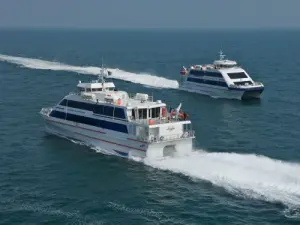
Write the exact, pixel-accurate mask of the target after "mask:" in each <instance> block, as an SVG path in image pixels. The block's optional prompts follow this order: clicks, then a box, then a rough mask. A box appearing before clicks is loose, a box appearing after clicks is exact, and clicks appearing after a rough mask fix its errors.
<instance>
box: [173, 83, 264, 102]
mask: <svg viewBox="0 0 300 225" xmlns="http://www.w3.org/2000/svg"><path fill="white" fill-rule="evenodd" d="M179 89H180V90H183V91H188V92H193V93H198V94H203V95H208V96H211V97H214V98H227V99H238V100H242V99H246V98H247V97H248V98H260V96H261V93H262V91H256V92H252V91H251V90H249V91H247V90H230V89H228V88H227V87H219V86H213V85H207V84H195V83H193V82H185V83H184V84H183V85H182V86H180V88H179Z"/></svg>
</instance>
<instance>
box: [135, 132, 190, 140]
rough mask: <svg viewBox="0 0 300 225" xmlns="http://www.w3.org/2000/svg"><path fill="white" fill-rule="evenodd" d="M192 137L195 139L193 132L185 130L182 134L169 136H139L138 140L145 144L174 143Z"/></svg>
mask: <svg viewBox="0 0 300 225" xmlns="http://www.w3.org/2000/svg"><path fill="white" fill-rule="evenodd" d="M194 137H195V131H194V130H186V131H184V132H183V133H182V134H170V135H162V136H158V135H157V136H154V135H150V136H145V137H141V136H140V137H139V138H138V139H139V140H141V141H144V142H147V143H160V142H166V141H176V140H181V139H187V138H194Z"/></svg>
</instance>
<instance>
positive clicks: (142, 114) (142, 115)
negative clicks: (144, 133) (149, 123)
mask: <svg viewBox="0 0 300 225" xmlns="http://www.w3.org/2000/svg"><path fill="white" fill-rule="evenodd" d="M139 119H147V109H139Z"/></svg>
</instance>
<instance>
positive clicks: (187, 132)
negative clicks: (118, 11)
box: [40, 69, 195, 157]
mask: <svg viewBox="0 0 300 225" xmlns="http://www.w3.org/2000/svg"><path fill="white" fill-rule="evenodd" d="M103 71H105V70H103V69H102V70H101V73H100V75H99V77H98V79H97V80H94V81H91V82H86V83H84V82H80V81H79V83H78V85H77V88H78V91H77V92H76V93H70V94H68V95H67V96H65V97H64V98H63V99H62V100H61V101H60V102H59V103H58V104H57V105H55V106H53V107H49V108H43V109H42V110H41V111H40V113H41V115H42V117H43V118H44V120H45V126H46V131H47V132H49V133H51V134H54V135H57V136H61V137H66V138H70V139H74V140H79V141H83V142H84V143H86V144H87V145H92V146H95V147H99V148H101V149H104V150H106V151H109V152H110V153H112V154H117V155H119V156H122V157H132V156H133V157H146V156H154V157H164V156H172V155H178V154H179V155H180V154H185V153H186V152H187V151H191V150H192V140H193V138H194V137H195V135H194V131H193V130H192V127H191V121H190V120H188V119H187V117H188V115H187V114H186V113H184V112H182V111H181V109H180V108H181V103H180V104H179V106H178V107H177V108H176V109H174V110H172V111H169V110H167V106H166V104H165V103H163V102H162V101H161V100H156V101H154V100H153V98H152V97H151V96H149V95H147V94H143V93H136V94H129V93H127V92H126V91H120V90H117V88H116V87H115V85H114V83H113V82H106V81H105V80H104V77H105V76H107V74H105V73H104V72H103Z"/></svg>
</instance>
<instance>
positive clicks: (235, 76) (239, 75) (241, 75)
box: [227, 72, 248, 79]
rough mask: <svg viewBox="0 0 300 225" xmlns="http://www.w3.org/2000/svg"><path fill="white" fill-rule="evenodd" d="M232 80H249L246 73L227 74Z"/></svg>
mask: <svg viewBox="0 0 300 225" xmlns="http://www.w3.org/2000/svg"><path fill="white" fill-rule="evenodd" d="M227 74H228V76H229V77H230V79H241V78H248V77H247V75H246V74H245V73H244V72H239V73H227Z"/></svg>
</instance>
